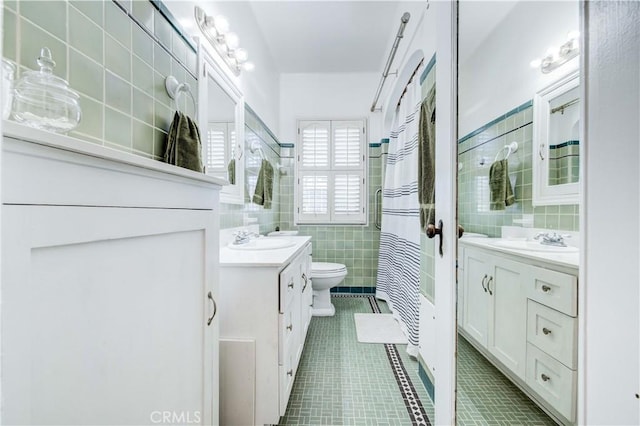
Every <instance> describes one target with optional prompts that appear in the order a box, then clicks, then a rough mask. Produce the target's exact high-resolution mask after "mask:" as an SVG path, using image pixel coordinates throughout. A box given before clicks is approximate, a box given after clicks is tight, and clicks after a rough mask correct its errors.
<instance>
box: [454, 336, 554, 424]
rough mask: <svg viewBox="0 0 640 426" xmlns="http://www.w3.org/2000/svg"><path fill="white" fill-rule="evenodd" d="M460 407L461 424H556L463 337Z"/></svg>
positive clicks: (459, 339)
mask: <svg viewBox="0 0 640 426" xmlns="http://www.w3.org/2000/svg"><path fill="white" fill-rule="evenodd" d="M457 404H458V405H457V420H458V425H464V426H475V425H506V426H512V425H555V422H554V421H553V420H552V419H551V418H550V417H549V416H547V414H546V413H545V412H544V411H542V410H541V409H540V408H538V406H537V405H535V404H534V403H533V402H532V401H531V400H530V399H529V398H527V396H526V395H525V394H524V393H522V391H521V390H520V389H518V388H517V387H516V386H515V385H514V384H513V383H511V382H510V381H509V379H507V378H506V377H505V376H504V375H503V374H502V373H500V372H499V371H498V370H497V369H496V368H495V367H494V366H493V365H491V364H490V363H489V361H487V360H486V359H485V358H484V357H483V356H482V355H481V354H480V353H479V352H478V351H477V350H475V348H474V347H473V346H471V344H470V343H469V342H467V341H466V340H465V339H464V338H463V337H462V336H460V335H458V401H457Z"/></svg>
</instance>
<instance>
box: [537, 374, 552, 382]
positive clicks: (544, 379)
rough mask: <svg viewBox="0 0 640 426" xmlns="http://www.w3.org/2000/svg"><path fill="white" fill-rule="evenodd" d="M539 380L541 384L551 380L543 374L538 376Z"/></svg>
mask: <svg viewBox="0 0 640 426" xmlns="http://www.w3.org/2000/svg"><path fill="white" fill-rule="evenodd" d="M540 378H541V379H542V381H543V382H548V381H549V380H551V377H549V376H547V375H546V374H544V373H542V374H541V375H540Z"/></svg>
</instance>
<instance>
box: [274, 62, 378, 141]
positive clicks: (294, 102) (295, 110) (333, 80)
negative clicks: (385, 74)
mask: <svg viewBox="0 0 640 426" xmlns="http://www.w3.org/2000/svg"><path fill="white" fill-rule="evenodd" d="M378 79H379V74H377V73H349V74H345V73H336V74H282V75H281V76H280V127H279V128H280V133H279V136H280V141H281V142H283V143H295V142H296V137H297V130H296V129H297V127H296V120H300V119H342V118H345V119H351V118H354V119H355V118H367V119H369V138H368V141H367V142H376V141H379V140H380V138H381V136H380V129H379V124H378V120H377V119H376V118H375V117H374V114H372V113H370V112H369V108H370V107H371V101H372V100H373V95H374V94H375V90H376V87H377V84H378Z"/></svg>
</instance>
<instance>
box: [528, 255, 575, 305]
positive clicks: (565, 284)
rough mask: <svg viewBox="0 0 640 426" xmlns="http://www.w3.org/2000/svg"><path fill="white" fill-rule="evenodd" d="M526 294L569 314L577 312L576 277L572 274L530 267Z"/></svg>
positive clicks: (532, 298)
mask: <svg viewBox="0 0 640 426" xmlns="http://www.w3.org/2000/svg"><path fill="white" fill-rule="evenodd" d="M527 296H528V298H529V299H531V300H535V301H536V302H539V303H542V304H543V305H546V306H549V307H550V308H553V309H555V310H557V311H560V312H563V313H565V314H567V315H569V316H572V317H575V316H576V315H577V314H578V303H577V300H578V279H577V277H575V276H573V275H569V274H564V273H562V272H556V271H550V270H548V269H544V268H537V267H532V268H531V282H530V285H529V289H528V291H527Z"/></svg>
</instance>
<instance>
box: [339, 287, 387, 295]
mask: <svg viewBox="0 0 640 426" xmlns="http://www.w3.org/2000/svg"><path fill="white" fill-rule="evenodd" d="M330 292H331V293H347V294H374V293H375V292H376V288H375V287H333V288H332V289H331V290H330Z"/></svg>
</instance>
